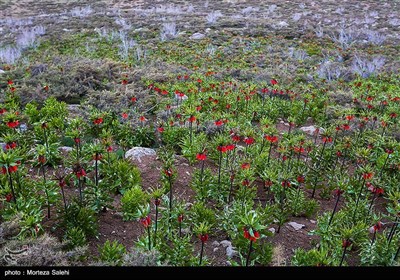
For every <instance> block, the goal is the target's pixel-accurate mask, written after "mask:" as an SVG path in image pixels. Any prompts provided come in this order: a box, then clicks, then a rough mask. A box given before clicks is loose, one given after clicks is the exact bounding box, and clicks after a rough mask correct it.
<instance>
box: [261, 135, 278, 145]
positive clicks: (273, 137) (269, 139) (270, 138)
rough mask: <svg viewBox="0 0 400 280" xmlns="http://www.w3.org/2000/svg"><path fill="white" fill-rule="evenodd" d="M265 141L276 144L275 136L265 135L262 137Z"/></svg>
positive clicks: (276, 138)
mask: <svg viewBox="0 0 400 280" xmlns="http://www.w3.org/2000/svg"><path fill="white" fill-rule="evenodd" d="M264 138H265V140H267V141H268V142H270V143H276V142H278V137H277V136H273V135H265V136H264Z"/></svg>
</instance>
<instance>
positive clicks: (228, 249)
mask: <svg viewBox="0 0 400 280" xmlns="http://www.w3.org/2000/svg"><path fill="white" fill-rule="evenodd" d="M237 255H238V252H237V251H236V250H234V247H232V246H228V247H226V256H227V257H228V258H233V257H234V256H237Z"/></svg>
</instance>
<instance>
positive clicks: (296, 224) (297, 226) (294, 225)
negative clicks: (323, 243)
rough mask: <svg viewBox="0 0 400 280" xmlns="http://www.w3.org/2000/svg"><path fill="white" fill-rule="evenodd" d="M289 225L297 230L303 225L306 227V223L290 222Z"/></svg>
mask: <svg viewBox="0 0 400 280" xmlns="http://www.w3.org/2000/svg"><path fill="white" fill-rule="evenodd" d="M288 225H290V226H292V227H293V228H294V229H295V230H299V229H302V228H303V227H305V225H303V224H298V223H296V222H289V223H288Z"/></svg>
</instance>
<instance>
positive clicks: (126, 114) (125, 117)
mask: <svg viewBox="0 0 400 280" xmlns="http://www.w3.org/2000/svg"><path fill="white" fill-rule="evenodd" d="M121 117H122V118H123V119H124V120H126V119H127V118H128V113H126V112H123V113H122V114H121Z"/></svg>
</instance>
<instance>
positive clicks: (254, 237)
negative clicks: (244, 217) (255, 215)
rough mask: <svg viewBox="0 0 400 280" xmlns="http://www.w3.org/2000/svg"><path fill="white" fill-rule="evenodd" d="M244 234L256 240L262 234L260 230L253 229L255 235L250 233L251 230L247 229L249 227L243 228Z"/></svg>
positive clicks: (247, 237)
mask: <svg viewBox="0 0 400 280" xmlns="http://www.w3.org/2000/svg"><path fill="white" fill-rule="evenodd" d="M243 236H244V238H246V239H248V240H250V241H253V242H256V241H257V239H259V238H260V234H259V233H258V231H256V230H253V235H251V234H250V232H249V231H248V230H247V228H243Z"/></svg>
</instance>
